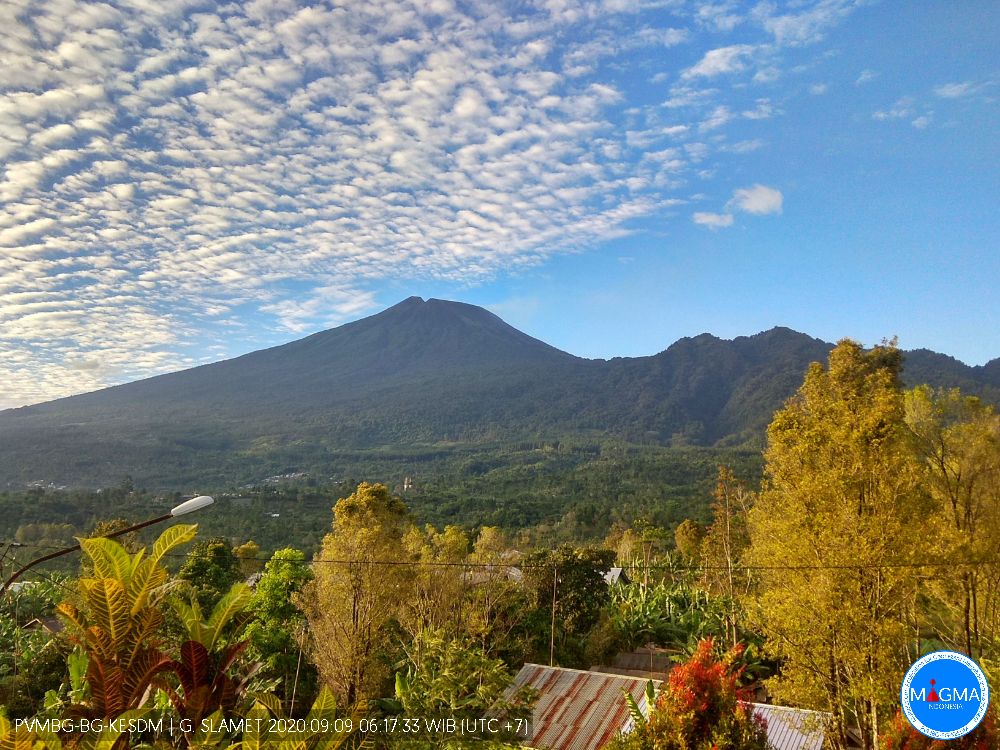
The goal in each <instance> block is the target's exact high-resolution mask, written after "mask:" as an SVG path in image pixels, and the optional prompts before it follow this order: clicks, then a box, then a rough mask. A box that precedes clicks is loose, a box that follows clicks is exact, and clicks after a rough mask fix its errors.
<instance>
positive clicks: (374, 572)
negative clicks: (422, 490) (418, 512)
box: [299, 483, 412, 704]
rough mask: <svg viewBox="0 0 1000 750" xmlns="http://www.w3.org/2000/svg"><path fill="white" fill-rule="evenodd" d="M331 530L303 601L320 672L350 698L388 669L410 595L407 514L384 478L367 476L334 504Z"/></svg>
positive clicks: (373, 685) (375, 685) (365, 692)
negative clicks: (404, 556) (394, 631)
mask: <svg viewBox="0 0 1000 750" xmlns="http://www.w3.org/2000/svg"><path fill="white" fill-rule="evenodd" d="M333 515H334V520H333V530H332V531H331V532H330V533H329V534H327V535H326V536H325V537H324V538H323V545H322V547H321V548H320V551H319V554H318V555H317V558H316V560H315V561H314V575H315V577H314V579H313V580H312V581H311V582H310V583H308V584H307V585H306V586H305V587H304V588H303V590H302V595H301V597H300V598H299V601H300V603H301V606H302V610H303V612H304V613H305V616H306V619H307V620H308V622H309V630H310V652H311V655H312V659H313V662H314V663H315V664H316V668H317V669H318V670H319V674H320V676H321V677H322V679H323V680H324V682H326V684H328V685H329V686H330V687H331V688H332V689H333V690H334V692H335V693H336V694H337V695H338V696H339V697H340V698H342V699H343V700H346V701H347V703H348V704H353V703H354V702H355V701H357V700H359V699H360V698H362V697H363V696H366V697H371V696H374V695H378V694H379V691H380V685H381V683H382V681H383V679H384V678H385V677H386V675H387V673H388V669H387V667H386V665H385V663H384V660H382V659H381V657H382V655H383V653H384V651H385V649H386V646H387V640H388V638H387V637H388V625H389V623H390V620H391V619H393V618H394V617H395V616H396V614H397V613H398V611H399V609H400V607H401V606H402V604H404V603H405V602H406V601H407V600H408V598H409V597H410V594H411V590H412V585H411V580H410V579H411V576H410V571H409V569H408V567H407V566H405V565H394V564H391V563H393V562H394V561H397V560H398V559H399V552H400V549H401V548H402V544H403V534H404V533H405V530H406V526H407V522H408V515H407V510H406V506H405V505H404V504H403V502H402V500H400V499H399V498H397V497H394V496H392V495H391V494H390V493H389V490H388V489H387V488H386V487H385V485H381V484H368V483H362V484H360V485H358V488H357V490H355V492H354V494H352V495H350V496H349V497H346V498H343V499H341V500H339V501H338V502H337V504H336V505H335V506H334V508H333Z"/></svg>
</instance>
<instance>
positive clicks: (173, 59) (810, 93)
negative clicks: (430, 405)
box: [0, 0, 1000, 407]
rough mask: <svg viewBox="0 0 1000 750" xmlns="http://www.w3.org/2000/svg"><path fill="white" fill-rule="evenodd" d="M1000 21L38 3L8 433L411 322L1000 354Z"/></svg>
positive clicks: (587, 7)
mask: <svg viewBox="0 0 1000 750" xmlns="http://www.w3.org/2000/svg"><path fill="white" fill-rule="evenodd" d="M998 38H1000V6H998V5H997V4H996V3H995V2H986V1H984V2H961V3H924V2H852V1H850V0H800V1H796V2H786V3H777V2H754V3H736V2H725V1H724V0H723V1H721V2H697V1H693V2H692V1H687V0H650V1H647V0H603V1H601V0H539V1H538V2H517V3H495V2H473V3H459V2H453V0H413V1H410V0H407V1H405V2H399V1H394V2H366V3H364V4H358V3H348V2H331V3H325V4H304V3H297V2H283V1H281V0H267V1H264V0H258V1H257V2H249V3H231V4H223V3H209V2H199V0H156V1H155V2H154V1H153V0H130V1H129V2H114V3H93V2H89V3H83V2H76V1H75V0H7V1H6V2H4V3H3V4H2V5H0V50H2V51H0V58H2V59H3V63H4V64H3V65H2V66H0V170H2V173H0V407H4V406H16V405H21V404H26V403H33V402H37V401H42V400H47V399H49V398H54V397H58V396H63V395H68V394H72V393H78V392H82V391H87V390H93V389H95V388H99V387H102V386H104V385H109V384H113V383H118V382H123V381H126V380H132V379H135V378H138V377H143V376H147V375H151V374H155V373H158V372H164V371H170V370H174V369H179V368H182V367H187V366H191V365H194V364H198V363H202V362H207V361H214V360H217V359H221V358H225V357H229V356H234V355H237V354H241V353H244V352H247V351H251V350H254V349H258V348H261V347H264V346H270V345H274V344H277V343H281V342H284V341H288V340H290V339H293V338H298V337H300V336H302V335H305V334H308V333H311V332H314V331H316V330H320V329H323V328H327V327H330V326H333V325H337V324H340V323H343V322H346V321H348V320H352V319H355V318H358V317H361V316H363V315H367V314H370V313H373V312H376V311H378V310H379V309H381V308H383V307H385V306H388V305H391V304H394V303H395V302H397V301H399V300H400V299H402V298H404V297H407V296H410V295H420V296H423V297H441V298H447V299H458V300H463V301H467V302H472V303H476V304H482V305H485V306H487V307H489V308H490V309H492V310H494V311H495V312H497V313H498V314H500V315H501V316H503V317H504V318H505V319H507V320H508V321H509V322H511V323H512V324H514V325H516V326H518V327H520V328H522V329H523V330H525V331H527V332H528V333H530V334H532V335H535V336H538V337H539V338H542V339H544V340H546V341H548V342H549V343H551V344H553V345H555V346H558V347H560V348H562V349H565V350H567V351H570V352H573V353H575V354H579V355H582V356H589V357H610V356H617V355H640V354H652V353H655V352H657V351H660V350H662V349H664V348H666V346H668V345H669V344H670V343H671V342H673V341H674V340H676V339H677V338H679V337H681V336H688V335H696V334H698V333H701V332H705V331H708V332H711V333H714V334H716V335H719V336H723V337H727V338H729V337H733V336H738V335H746V334H752V333H755V332H757V331H760V330H764V329H767V328H770V327H772V326H775V325H785V326H789V327H792V328H795V329H797V330H800V331H804V332H806V333H809V334H811V335H814V336H818V337H821V338H824V339H827V340H835V339H838V338H841V337H843V336H851V337H854V338H856V339H859V340H861V341H862V342H864V343H868V344H870V343H875V342H877V341H879V340H880V339H882V338H883V337H890V336H893V335H898V336H899V338H900V343H901V345H902V346H904V347H905V348H917V347H927V348H931V349H935V350H938V351H943V352H945V353H948V354H951V355H954V356H956V357H958V358H960V359H962V360H964V361H966V362H968V363H970V364H980V363H983V362H985V361H987V360H989V359H992V358H993V357H996V356H1000V313H998V310H1000V305H998V304H997V302H996V297H997V294H996V291H995V289H996V287H997V286H998V282H1000V253H998V249H1000V248H998V238H1000V231H998V230H1000V219H998V216H1000V211H998V208H1000V206H998V195H1000V178H998V175H1000V170H998V167H1000V145H998V144H1000V132H998V131H1000V128H998V125H997V123H998V122H1000V118H998V114H1000V112H998V109H1000V107H998V99H1000V58H998V57H997V55H996V53H995V50H994V47H995V43H996V39H998Z"/></svg>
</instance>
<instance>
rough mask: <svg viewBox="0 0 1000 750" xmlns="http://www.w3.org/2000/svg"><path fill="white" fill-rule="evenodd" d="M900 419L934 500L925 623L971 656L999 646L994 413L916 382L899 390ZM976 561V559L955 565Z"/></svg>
mask: <svg viewBox="0 0 1000 750" xmlns="http://www.w3.org/2000/svg"><path fill="white" fill-rule="evenodd" d="M906 423H907V426H908V427H909V429H910V432H911V435H912V437H913V444H914V448H915V451H916V454H917V457H918V460H919V461H920V467H921V481H922V483H923V484H924V486H925V487H926V488H927V489H928V491H929V492H930V495H931V498H932V499H933V503H934V517H933V519H931V520H932V522H933V523H934V524H935V533H934V534H933V535H931V536H930V538H932V539H934V540H936V542H937V545H936V549H933V550H932V549H927V550H926V553H930V554H934V555H935V557H936V558H938V559H942V558H943V559H953V560H956V561H959V564H956V565H954V566H942V567H940V568H938V569H937V570H935V571H934V575H933V579H932V581H931V584H932V585H931V587H930V588H931V593H932V596H933V597H934V601H935V604H934V606H932V607H928V608H927V611H928V613H931V614H933V615H935V616H934V618H933V619H932V621H931V623H930V624H931V627H932V628H933V629H934V631H935V632H936V633H937V634H938V636H939V637H940V638H941V639H942V640H943V641H944V642H945V643H946V644H948V646H949V647H951V648H954V649H958V650H961V651H964V652H965V653H966V654H968V655H969V656H971V657H972V658H973V659H980V658H982V657H983V656H988V657H991V658H995V657H996V655H997V652H998V650H1000V565H998V564H997V562H996V558H995V552H996V550H997V548H998V547H1000V416H998V415H997V414H996V413H994V411H993V409H992V407H989V406H986V405H985V404H983V403H982V402H981V401H979V399H977V398H971V397H963V396H962V394H961V393H960V392H959V391H958V389H952V390H942V391H933V390H931V389H930V388H929V387H927V386H922V387H920V388H916V389H914V390H913V391H911V392H910V393H908V394H907V396H906ZM968 561H975V564H961V563H962V562H965V563H968Z"/></svg>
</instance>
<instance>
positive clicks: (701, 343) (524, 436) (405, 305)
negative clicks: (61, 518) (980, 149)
mask: <svg viewBox="0 0 1000 750" xmlns="http://www.w3.org/2000/svg"><path fill="white" fill-rule="evenodd" d="M832 346H833V345H832V344H830V343H828V342H824V341H822V340H820V339H816V338H813V337H810V336H808V335H806V334H802V333H799V332H797V331H794V330H792V329H790V328H786V327H780V326H779V327H775V328H772V329H770V330H768V331H762V332H760V333H757V334H753V335H750V336H739V337H736V338H734V339H731V340H727V339H721V338H718V337H716V336H714V335H712V334H708V333H704V334H699V335H698V336H694V337H685V338H682V339H679V340H677V341H675V342H674V343H672V344H671V345H670V346H668V347H667V348H666V349H664V350H662V351H661V352H658V353H657V354H653V355H647V356H643V357H615V358H612V359H609V360H604V359H585V358H582V357H578V356H575V355H573V354H570V353H567V352H564V351H562V350H560V349H557V348H555V347H553V346H551V345H549V344H547V343H545V342H544V341H541V340H539V339H536V338H533V337H531V336H529V335H528V334H525V333H523V332H522V331H519V330H518V329H516V328H514V327H512V326H510V325H509V324H507V323H506V322H505V321H503V320H502V319H501V318H500V317H498V316H496V315H495V314H493V313H491V312H489V311H488V310H485V309H483V308H481V307H477V306H475V305H469V304H466V303H461V302H451V301H446V300H437V299H429V300H423V299H421V298H419V297H410V298H407V299H405V300H403V301H402V302H400V303H398V304H396V305H393V306H391V307H389V308H387V309H385V310H383V311H381V312H379V313H376V314H375V315H371V316H368V317H366V318H362V319H360V320H356V321H352V322H350V323H346V324H344V325H342V326H338V327H336V328H332V329H328V330H325V331H320V332H317V333H314V334H311V335H309V336H306V337H304V338H301V339H298V340H295V341H292V342H289V343H286V344H281V345H278V346H275V347H269V348H267V349H261V350H258V351H255V352H249V353H247V354H244V355H241V356H239V357H234V358H232V359H228V360H222V361H220V362H214V363H209V364H205V365H200V366H198V367H194V368H190V369H187V370H180V371H177V372H173V373H166V374H163V375H158V376H154V377H152V378H146V379H143V380H139V381H134V382H132V383H125V384H121V385H117V386H112V387H110V388H105V389H101V390H98V391H92V392H90V393H85V394H79V395H76V396H70V397H65V398H62V399H57V400H54V401H49V402H44V403H40V404H33V405H30V406H25V407H19V408H17V409H8V410H4V411H0V487H2V486H4V485H7V486H18V485H20V484H24V483H27V482H30V481H51V482H55V483H57V484H72V485H88V484H89V485H91V486H93V485H94V484H101V483H107V482H113V481H116V480H117V479H119V478H120V477H121V476H123V475H126V474H128V475H131V476H133V477H134V478H135V479H136V480H137V481H141V482H144V483H147V484H150V485H152V486H164V487H169V486H175V485H176V484H178V483H179V482H180V480H181V478H182V477H191V476H195V477H205V478H206V481H212V482H223V483H227V482H236V481H240V480H242V479H244V478H245V477H246V476H247V475H249V474H253V473H257V474H259V473H260V468H262V467H274V466H278V467H282V466H293V467H301V466H308V467H309V468H310V469H311V470H315V471H325V470H326V469H325V468H324V467H330V466H334V465H337V464H338V462H340V460H341V458H340V457H342V456H343V455H344V454H345V452H350V451H354V450H359V449H366V450H374V449H388V448H401V447H406V446H418V445H435V444H445V443H447V444H467V445H479V444H485V443H489V442H491V441H492V442H504V441H517V440H550V441H559V440H564V439H585V438H586V439H593V438H594V437H595V436H598V437H602V438H605V437H606V438H613V439H617V440H622V441H625V442H633V443H654V444H660V445H700V446H722V447H725V446H730V447H732V446H740V445H757V446H759V445H760V443H761V439H762V434H763V428H764V427H765V426H766V424H767V422H768V421H769V420H770V416H771V414H772V413H773V411H774V410H775V409H776V408H778V407H779V406H780V405H781V404H782V403H783V402H784V400H785V399H786V398H787V397H788V396H789V395H791V394H792V393H793V392H794V391H795V389H796V388H797V387H798V385H799V384H800V383H801V381H802V376H803V374H804V372H805V369H806V367H807V366H808V364H809V363H810V362H812V361H817V360H819V361H822V360H825V358H826V355H827V353H828V352H829V350H830V348H832ZM993 362H996V363H997V365H1000V360H994V361H991V363H988V364H987V365H982V366H979V367H970V366H968V365H964V364H963V363H961V362H959V361H958V360H956V359H954V358H953V357H948V356H947V355H942V354H938V353H935V352H928V351H926V350H915V351H914V352H908V353H906V365H905V367H906V370H905V372H904V378H905V379H906V380H907V382H909V383H911V384H914V383H920V382H929V383H931V384H933V385H936V386H949V387H950V386H958V387H961V388H962V389H963V391H968V392H970V393H976V394H979V395H982V396H984V397H985V398H987V399H989V400H991V401H994V402H995V401H998V400H1000V366H993Z"/></svg>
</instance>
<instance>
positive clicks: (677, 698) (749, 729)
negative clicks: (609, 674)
mask: <svg viewBox="0 0 1000 750" xmlns="http://www.w3.org/2000/svg"><path fill="white" fill-rule="evenodd" d="M714 648H715V647H714V645H713V643H712V641H711V640H710V639H705V640H703V641H701V643H699V644H698V648H697V650H696V651H695V653H694V655H693V656H692V657H691V659H690V660H688V661H687V662H685V663H684V664H681V665H678V666H677V667H675V668H674V669H673V670H672V671H671V672H670V677H669V678H668V679H667V683H666V686H665V687H664V689H663V692H661V693H660V695H659V697H658V698H657V700H656V704H655V708H654V709H653V710H652V711H651V712H650V715H649V717H648V719H647V720H646V721H637V722H636V727H635V729H634V730H633V731H632V732H630V733H629V734H626V735H623V736H619V737H617V738H615V739H614V740H612V741H611V743H609V744H608V745H607V747H608V748H609V750H767V747H768V744H767V727H766V726H765V725H764V723H763V722H762V721H761V720H760V719H758V718H756V717H755V716H753V713H752V708H751V706H750V705H749V704H748V703H746V702H744V701H743V700H741V698H740V695H739V690H738V687H737V686H738V684H739V669H737V668H734V666H733V665H734V664H735V662H736V661H737V660H738V659H739V653H738V652H739V649H735V650H732V651H730V652H729V653H727V654H726V655H725V656H724V657H723V658H722V659H721V660H719V659H716V658H715V656H714ZM633 708H634V706H633ZM634 713H635V712H634V711H633V714H634Z"/></svg>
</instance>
